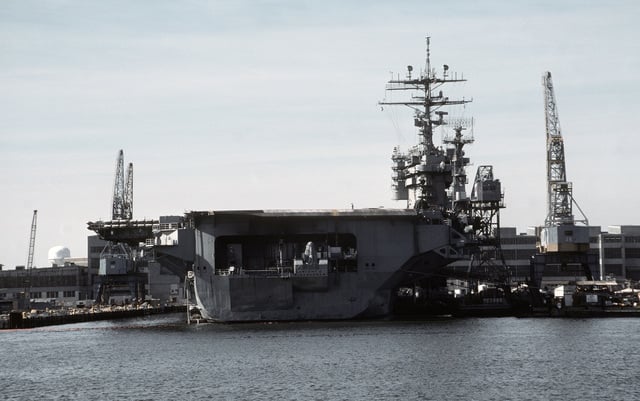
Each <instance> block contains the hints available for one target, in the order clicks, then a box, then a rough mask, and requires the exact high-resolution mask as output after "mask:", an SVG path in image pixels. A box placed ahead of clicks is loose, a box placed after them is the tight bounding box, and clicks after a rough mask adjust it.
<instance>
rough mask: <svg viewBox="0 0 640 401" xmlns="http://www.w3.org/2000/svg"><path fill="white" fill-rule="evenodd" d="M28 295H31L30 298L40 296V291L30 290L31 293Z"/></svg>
mask: <svg viewBox="0 0 640 401" xmlns="http://www.w3.org/2000/svg"><path fill="white" fill-rule="evenodd" d="M30 295H31V298H40V296H41V295H42V293H41V292H37V291H36V292H32V293H30Z"/></svg>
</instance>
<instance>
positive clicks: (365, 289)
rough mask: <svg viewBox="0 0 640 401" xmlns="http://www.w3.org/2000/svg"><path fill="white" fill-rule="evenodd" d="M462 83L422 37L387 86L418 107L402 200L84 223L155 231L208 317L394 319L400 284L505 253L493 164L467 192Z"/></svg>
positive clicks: (396, 187)
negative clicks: (422, 53) (456, 90)
mask: <svg viewBox="0 0 640 401" xmlns="http://www.w3.org/2000/svg"><path fill="white" fill-rule="evenodd" d="M464 81H465V79H464V78H463V76H462V74H458V73H454V72H452V71H451V70H450V68H449V66H448V65H444V66H443V67H442V69H440V70H437V69H436V68H433V67H432V65H431V56H430V43H429V39H427V46H426V57H425V65H424V68H423V69H421V71H420V72H414V69H413V67H412V66H409V67H407V70H406V73H404V75H403V76H402V77H401V76H400V75H397V76H396V77H395V78H392V79H391V80H390V81H388V83H387V87H386V90H387V93H388V94H391V93H395V92H396V91H397V92H398V93H401V94H403V96H404V95H406V94H408V97H407V99H406V100H400V101H389V100H387V99H385V100H383V101H381V102H380V105H381V107H392V106H396V105H400V106H406V107H410V108H411V109H413V110H414V111H415V115H414V125H415V127H416V129H417V130H418V134H419V135H418V137H419V140H418V143H417V144H415V146H412V147H411V148H409V149H407V150H406V151H402V150H400V149H399V148H395V149H393V152H392V157H391V160H392V163H393V166H392V171H393V175H392V187H393V194H394V198H395V199H396V200H403V201H406V208H402V209H382V208H375V209H347V210H238V211H224V210H223V211H193V212H189V213H187V214H186V215H185V216H184V217H183V218H182V219H181V222H180V224H177V225H172V224H168V225H167V224H165V225H164V226H163V224H162V221H160V222H154V223H153V224H148V225H145V224H137V225H136V222H135V221H131V222H129V223H127V224H124V226H125V227H120V228H118V227H119V224H115V223H113V222H112V223H109V224H105V223H102V222H98V223H89V228H90V229H93V230H94V231H96V232H98V233H99V234H100V236H101V237H102V238H103V239H107V240H110V241H115V242H126V238H123V237H122V236H120V234H122V235H124V237H127V232H131V229H127V227H126V226H128V225H133V226H132V227H134V228H135V229H136V230H137V232H139V234H140V235H141V236H142V237H145V236H146V237H153V255H154V258H155V259H156V260H157V261H158V262H160V263H162V264H163V265H164V266H166V267H168V268H170V269H172V270H174V271H175V272H177V273H182V274H186V275H187V277H188V278H187V283H188V284H190V287H189V288H190V289H191V290H192V291H193V298H194V300H195V302H196V303H197V306H198V308H199V309H200V312H201V313H202V316H203V317H204V318H205V319H207V320H211V321H223V322H233V321H278V320H324V319H331V320H333V319H354V318H363V317H367V318H368V317H384V316H389V315H390V314H391V313H392V312H393V308H394V303H395V302H396V300H397V297H398V294H399V291H400V289H402V288H405V289H416V288H417V285H418V284H420V285H422V283H424V281H425V280H430V279H433V278H441V277H446V276H447V274H448V273H446V269H447V266H448V265H450V264H451V262H455V261H460V260H467V261H469V264H474V263H476V264H482V263H486V262H487V260H495V259H496V257H497V255H498V254H499V238H497V236H498V233H499V229H498V228H499V227H498V223H499V218H498V214H499V210H500V208H502V207H503V202H502V192H501V186H500V181H499V180H498V179H495V178H494V176H493V169H492V167H491V166H480V167H479V168H478V171H477V173H476V175H475V179H474V180H473V182H472V184H471V193H470V194H468V192H467V190H466V186H467V183H468V178H467V175H466V167H467V166H468V165H469V163H470V160H469V158H468V157H465V152H464V150H463V148H464V147H465V145H467V144H469V143H472V142H473V132H472V131H473V122H472V119H469V118H463V117H461V116H454V115H452V116H449V109H450V108H456V107H458V108H460V106H463V105H465V104H466V103H469V102H470V100H469V99H464V98H463V99H450V98H449V97H447V96H446V94H445V93H444V91H445V89H446V88H447V87H448V86H449V85H453V84H456V83H460V82H464ZM389 97H390V96H389ZM452 114H453V113H452ZM436 133H440V134H441V135H442V138H443V142H442V143H441V144H439V145H436V144H434V139H433V138H434V134H436ZM114 224H115V225H114ZM114 228H115V229H114ZM127 230H128V231H127ZM137 240H139V238H138V237H137V236H136V238H134V241H132V244H133V243H134V242H136V241H137ZM438 280H439V279H438ZM410 292H411V291H410ZM411 294H413V293H412V292H411ZM412 296H413V295H412Z"/></svg>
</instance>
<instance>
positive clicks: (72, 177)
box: [0, 0, 640, 268]
mask: <svg viewBox="0 0 640 401" xmlns="http://www.w3.org/2000/svg"><path fill="white" fill-rule="evenodd" d="M639 18H640V2H637V1H635V0H629V1H615V0H614V1H612V0H608V1H584V0H580V1H578V0H576V1H557V0H556V1H539V2H531V1H526V2H525V1H520V2H516V1H482V2H478V1H448V2H447V1H425V0H419V1H361V2H360V1H344V0H343V1H334V0H328V1H327V0H325V1H310V0H308V1H299V0H288V1H287V0H282V1H276V0H274V1H198V0H191V1H151V0H148V1H141V0H140V1H104V0H101V1H84V0H82V1H81V0H57V1H54V0H51V1H46V0H41V1H28V0H5V1H2V2H0V88H2V90H0V106H1V108H0V110H1V111H0V113H1V114H0V117H1V118H0V184H1V188H2V196H1V198H0V205H1V206H2V216H3V217H2V220H1V221H2V228H3V230H2V233H3V234H2V235H1V241H0V263H2V264H4V265H6V267H5V268H13V267H14V266H15V265H25V264H26V262H27V255H28V246H29V232H30V226H31V218H32V213H33V210H34V209H38V229H37V235H36V243H35V258H34V265H35V266H38V267H44V266H48V265H50V264H49V262H48V261H47V252H48V250H49V248H51V247H53V246H55V245H65V246H68V247H69V248H70V249H71V256H72V257H86V247H87V245H86V237H87V236H88V235H91V234H93V233H92V232H90V231H88V230H87V228H86V222H88V221H94V220H99V219H110V217H111V197H112V191H113V180H114V173H115V163H116V156H117V153H118V150H119V149H123V150H124V155H125V162H126V163H129V162H133V163H134V177H135V179H134V181H135V182H134V212H133V213H134V218H136V219H142V218H157V217H158V216H160V215H176V214H177V215H181V214H183V213H184V212H185V211H189V210H216V209H284V208H293V209H310V208H320V209H331V208H340V209H341V208H349V207H350V205H351V203H354V204H355V206H356V207H378V206H384V207H386V208H391V207H403V206H404V202H394V201H392V200H391V190H390V184H391V180H390V175H391V169H390V166H391V161H390V155H391V152H392V149H393V147H394V146H396V145H400V146H401V147H402V148H403V149H406V148H407V147H408V146H410V145H412V144H413V143H414V140H415V137H416V133H415V130H414V128H413V127H412V114H411V112H410V111H409V110H408V109H407V110H403V109H394V110H391V108H389V107H385V109H384V110H381V108H380V106H379V105H378V104H377V103H378V101H380V100H382V99H383V98H384V96H385V93H384V87H385V83H386V81H387V80H388V79H389V78H390V73H391V72H396V73H401V74H404V72H405V69H406V66H407V65H409V64H411V65H413V66H414V67H415V69H416V70H418V69H419V68H421V67H423V66H424V57H425V37H426V36H431V52H432V57H431V60H432V64H433V65H434V66H441V65H442V64H448V65H449V66H450V68H451V70H452V71H457V72H459V73H464V77H465V78H467V79H468V80H469V81H468V82H467V83H465V84H464V85H463V86H462V87H461V88H460V89H459V90H457V91H456V93H461V94H464V96H465V97H466V98H469V97H471V98H473V103H471V104H470V105H468V106H467V108H466V109H465V110H464V112H465V114H467V115H468V116H473V117H474V119H475V129H474V136H475V140H476V142H475V143H474V144H473V145H470V146H469V147H468V148H467V155H468V156H469V157H471V159H472V162H473V165H472V166H471V167H469V169H468V171H467V174H468V175H469V177H470V178H469V179H470V181H471V180H472V179H473V176H474V175H475V170H476V168H477V166H479V165H485V164H491V165H493V166H494V174H495V175H496V176H497V177H498V178H500V180H501V181H502V186H503V189H504V191H505V202H506V205H507V208H506V209H505V210H503V212H502V214H501V221H502V226H516V227H517V228H518V231H525V230H526V227H527V226H534V225H541V224H542V223H543V222H544V218H545V213H546V203H545V202H546V201H545V195H546V183H545V180H546V153H545V152H546V150H545V125H544V107H543V91H542V85H541V77H542V74H543V72H544V71H551V72H552V74H553V83H554V86H555V95H556V100H557V102H558V112H559V116H560V123H561V127H562V133H563V136H564V141H565V155H566V160H567V175H568V180H569V181H572V182H573V185H574V197H575V198H576V199H577V201H578V203H579V204H580V206H581V208H582V209H583V210H584V211H585V213H586V215H587V217H588V218H589V222H590V223H591V224H592V225H599V226H603V227H604V228H605V229H606V227H607V226H609V225H619V224H640V214H639V212H638V210H637V209H636V204H637V203H638V199H639V198H640V187H639V185H638V178H637V177H638V175H639V173H640V171H639V170H640V169H639V167H638V163H637V161H636V157H637V153H638V152H639V150H638V149H639V148H640V146H639V145H640V138H639V137H638V135H637V130H638V126H640V108H639V107H638V106H639V105H640V100H639V99H640V78H639V75H638V71H640V24H639V23H638V19H639ZM436 142H439V139H438V138H436Z"/></svg>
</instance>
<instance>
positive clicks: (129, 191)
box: [123, 163, 133, 220]
mask: <svg viewBox="0 0 640 401" xmlns="http://www.w3.org/2000/svg"><path fill="white" fill-rule="evenodd" d="M123 217H124V218H125V219H126V220H131V219H132V218H133V163H129V167H128V168H127V184H126V186H125V188H124V216H123Z"/></svg>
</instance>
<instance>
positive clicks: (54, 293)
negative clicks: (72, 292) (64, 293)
mask: <svg viewBox="0 0 640 401" xmlns="http://www.w3.org/2000/svg"><path fill="white" fill-rule="evenodd" d="M47 298H58V291H47Z"/></svg>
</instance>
